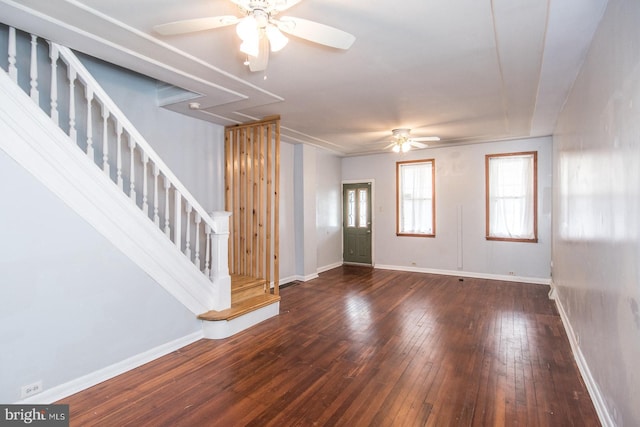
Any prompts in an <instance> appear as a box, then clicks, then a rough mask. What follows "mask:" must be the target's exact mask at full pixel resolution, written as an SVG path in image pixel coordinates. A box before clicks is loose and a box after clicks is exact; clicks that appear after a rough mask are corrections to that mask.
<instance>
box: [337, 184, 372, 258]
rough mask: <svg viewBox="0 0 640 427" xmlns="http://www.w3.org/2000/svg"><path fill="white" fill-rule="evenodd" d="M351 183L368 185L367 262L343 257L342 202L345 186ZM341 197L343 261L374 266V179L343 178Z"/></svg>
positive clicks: (343, 211)
mask: <svg viewBox="0 0 640 427" xmlns="http://www.w3.org/2000/svg"><path fill="white" fill-rule="evenodd" d="M353 184H359V185H360V184H361V185H363V186H368V187H369V207H370V212H371V214H370V218H369V222H370V223H371V224H370V226H369V230H370V233H369V239H370V242H369V247H370V248H371V258H370V260H371V261H370V262H368V263H360V262H351V261H347V260H346V258H345V256H344V255H345V246H346V242H345V226H346V225H345V210H346V206H345V204H344V200H345V197H344V196H345V186H346V185H353ZM341 199H342V254H343V262H344V263H345V264H359V265H370V266H374V259H375V245H374V242H375V239H374V233H375V209H374V206H375V181H374V180H373V179H362V180H345V181H342V194H341Z"/></svg>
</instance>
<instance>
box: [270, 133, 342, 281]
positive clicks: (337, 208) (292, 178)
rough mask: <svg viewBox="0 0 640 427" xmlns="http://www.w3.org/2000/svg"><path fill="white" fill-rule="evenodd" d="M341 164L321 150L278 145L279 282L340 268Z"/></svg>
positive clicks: (303, 146)
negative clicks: (279, 147) (279, 146)
mask: <svg viewBox="0 0 640 427" xmlns="http://www.w3.org/2000/svg"><path fill="white" fill-rule="evenodd" d="M341 160H342V159H341V158H340V157H338V156H337V155H335V154H332V153H330V152H328V151H326V150H323V149H320V148H316V147H312V146H308V145H300V144H290V143H287V142H282V144H281V149H280V278H281V284H285V283H288V282H291V281H293V280H309V279H312V278H314V277H316V275H317V274H318V273H319V272H322V271H325V270H326V269H329V268H333V267H336V266H338V265H341V264H342V224H341V209H342V208H341V196H340V194H341V191H342V190H341Z"/></svg>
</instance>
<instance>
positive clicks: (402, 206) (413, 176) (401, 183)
mask: <svg viewBox="0 0 640 427" xmlns="http://www.w3.org/2000/svg"><path fill="white" fill-rule="evenodd" d="M396 186H397V187H396V234H397V235H398V236H423V237H435V235H436V229H435V216H436V203H435V160H433V159H429V160H414V161H408V162H397V163H396Z"/></svg>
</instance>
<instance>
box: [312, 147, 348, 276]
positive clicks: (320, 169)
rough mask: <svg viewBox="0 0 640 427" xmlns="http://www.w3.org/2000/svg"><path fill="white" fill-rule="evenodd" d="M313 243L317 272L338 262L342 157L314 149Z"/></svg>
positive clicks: (339, 255) (340, 248) (340, 229)
mask: <svg viewBox="0 0 640 427" xmlns="http://www.w3.org/2000/svg"><path fill="white" fill-rule="evenodd" d="M315 181H316V182H315V184H316V188H315V196H316V212H317V214H316V230H317V231H316V244H317V262H316V265H317V269H318V271H319V272H321V271H325V270H326V269H330V268H332V267H336V266H338V265H341V264H342V183H341V181H342V159H341V158H340V157H338V156H336V155H334V154H331V153H330V152H328V151H325V150H321V149H317V150H316V178H315Z"/></svg>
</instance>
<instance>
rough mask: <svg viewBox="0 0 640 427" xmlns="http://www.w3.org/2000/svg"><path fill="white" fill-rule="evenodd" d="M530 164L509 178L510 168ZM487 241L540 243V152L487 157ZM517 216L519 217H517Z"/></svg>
mask: <svg viewBox="0 0 640 427" xmlns="http://www.w3.org/2000/svg"><path fill="white" fill-rule="evenodd" d="M518 160H520V163H521V164H524V162H526V163H528V165H529V167H527V168H526V169H523V170H522V171H521V173H520V174H517V175H513V174H511V175H508V172H505V170H506V168H508V167H509V166H513V167H518V163H517V162H518ZM485 180H486V239H487V240H503V241H511V242H530V243H536V242H537V241H538V153H537V151H528V152H518V153H501V154H487V155H486V156H485ZM516 215H517V216H516Z"/></svg>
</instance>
